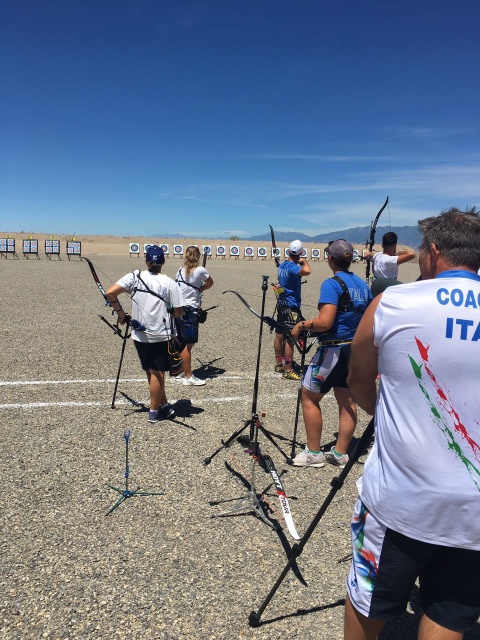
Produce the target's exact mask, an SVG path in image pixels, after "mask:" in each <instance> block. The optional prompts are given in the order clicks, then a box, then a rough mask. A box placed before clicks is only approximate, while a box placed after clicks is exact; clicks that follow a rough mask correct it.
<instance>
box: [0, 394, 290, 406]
mask: <svg viewBox="0 0 480 640" xmlns="http://www.w3.org/2000/svg"><path fill="white" fill-rule="evenodd" d="M282 397H283V398H296V397H297V394H296V393H295V394H292V393H288V394H283V395H282ZM249 399H251V396H221V397H218V398H211V397H207V398H195V404H202V403H204V402H208V403H211V402H240V401H244V400H249ZM175 402H178V400H170V403H171V404H175ZM115 404H116V405H124V406H125V405H127V406H133V405H132V403H131V402H127V401H126V400H117V401H116V402H115ZM107 406H108V407H109V406H110V402H99V401H97V402H11V403H8V404H0V409H42V408H46V407H107Z"/></svg>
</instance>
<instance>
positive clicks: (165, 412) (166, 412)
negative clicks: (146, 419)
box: [158, 403, 177, 420]
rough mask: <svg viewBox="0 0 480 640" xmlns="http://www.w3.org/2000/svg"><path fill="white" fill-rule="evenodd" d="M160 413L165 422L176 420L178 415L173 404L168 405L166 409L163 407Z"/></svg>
mask: <svg viewBox="0 0 480 640" xmlns="http://www.w3.org/2000/svg"><path fill="white" fill-rule="evenodd" d="M158 413H159V414H160V416H161V417H162V418H163V419H164V420H173V419H174V418H176V417H177V414H176V413H175V409H174V408H173V407H172V405H171V404H168V403H167V406H166V407H163V409H162V407H160V408H159V410H158Z"/></svg>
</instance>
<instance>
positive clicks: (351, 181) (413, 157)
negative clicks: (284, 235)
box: [0, 0, 480, 238]
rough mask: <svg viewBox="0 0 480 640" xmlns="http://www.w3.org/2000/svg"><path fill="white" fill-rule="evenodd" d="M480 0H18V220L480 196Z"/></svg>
mask: <svg viewBox="0 0 480 640" xmlns="http://www.w3.org/2000/svg"><path fill="white" fill-rule="evenodd" d="M479 26H480V3H479V2H478V1H477V0H470V1H463V0H457V1H456V2H450V1H449V2H446V1H445V0H436V1H435V2H433V1H431V0H415V1H414V2H413V1H411V0H402V2H385V1H383V2H379V1H378V2H377V1H373V0H369V1H367V2H359V1H358V0H355V1H354V0H345V1H343V0H338V1H337V2H324V1H323V0H316V1H310V0H305V1H301V0H300V1H299V2H292V1H291V0H290V1H285V0H255V1H250V0H243V1H242V2H240V1H232V0H219V1H213V0H212V1H211V0H195V1H182V0H176V1H175V2H171V1H169V2H166V1H163V0H129V1H127V0H115V1H113V0H95V1H91V0H55V1H54V0H42V1H38V0H35V1H25V0H4V1H3V3H2V6H1V9H0V60H1V62H0V79H1V86H2V97H1V101H0V136H1V138H0V145H1V146H0V211H1V213H0V228H1V229H2V230H3V231H20V230H25V231H29V230H31V231H37V232H46V233H47V232H52V233H76V234H77V235H80V234H88V233H94V234H115V235H130V236H135V235H147V236H148V235H151V234H163V233H164V234H172V233H178V234H183V235H185V236H192V235H193V236H203V237H229V236H231V235H238V236H239V237H241V238H243V237H249V236H251V235H256V234H262V233H266V232H268V225H269V224H272V225H273V226H274V228H275V230H278V231H282V230H283V231H301V232H303V233H306V234H308V235H315V234H318V233H323V232H328V231H332V230H338V229H344V228H347V227H353V226H364V225H367V224H369V223H370V221H371V219H372V218H373V217H374V216H375V214H376V212H377V211H378V209H379V208H380V207H381V205H382V204H383V202H384V200H385V198H386V196H387V195H388V196H389V197H390V207H389V210H387V211H386V212H385V213H384V214H383V216H382V222H381V224H386V223H389V224H392V225H404V224H407V225H410V224H416V222H417V220H418V219H419V218H422V217H425V216H426V215H432V214H436V213H438V212H439V211H440V210H442V209H444V208H446V207H449V206H453V205H458V206H461V207H463V206H465V205H474V204H476V205H477V206H478V205H479V204H480V144H479V143H480V120H479V113H480V106H479V105H480V82H479V69H480V40H479V38H478V32H479Z"/></svg>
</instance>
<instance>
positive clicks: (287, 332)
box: [223, 289, 303, 352]
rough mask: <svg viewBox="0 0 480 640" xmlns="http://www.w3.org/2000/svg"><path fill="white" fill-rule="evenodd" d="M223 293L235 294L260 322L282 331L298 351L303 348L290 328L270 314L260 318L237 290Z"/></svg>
mask: <svg viewBox="0 0 480 640" xmlns="http://www.w3.org/2000/svg"><path fill="white" fill-rule="evenodd" d="M223 293H233V294H235V295H236V296H237V298H238V299H239V300H241V301H242V302H243V304H244V305H245V306H246V307H247V309H249V310H250V311H251V312H252V313H253V315H254V316H257V318H260V320H262V322H265V324H267V325H268V326H269V327H270V328H271V329H280V330H281V332H282V333H284V334H285V335H287V336H288V338H289V340H291V341H292V342H293V343H294V345H295V346H296V347H297V349H298V350H299V351H300V352H301V351H302V350H303V349H302V347H301V346H300V344H299V342H298V340H296V339H295V338H294V337H293V336H292V332H291V330H290V329H289V328H288V327H287V326H286V325H284V324H282V323H281V322H278V320H274V319H273V318H271V317H270V316H263V318H262V316H261V315H260V314H259V313H257V312H256V311H255V309H252V307H251V306H250V305H249V304H248V302H247V301H246V300H245V298H244V297H243V296H242V295H240V294H239V293H238V291H234V290H233V289H227V290H226V291H224V292H223Z"/></svg>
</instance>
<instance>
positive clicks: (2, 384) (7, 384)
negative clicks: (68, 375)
mask: <svg viewBox="0 0 480 640" xmlns="http://www.w3.org/2000/svg"><path fill="white" fill-rule="evenodd" d="M241 377H242V376H222V377H221V379H222V380H238V379H240V378H241ZM145 380H146V378H120V380H119V382H145ZM115 381H116V380H115V378H92V379H91V380H89V379H86V380H85V379H84V380H13V381H4V380H0V387H22V386H23V387H26V386H34V385H45V384H102V383H104V382H115Z"/></svg>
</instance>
